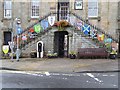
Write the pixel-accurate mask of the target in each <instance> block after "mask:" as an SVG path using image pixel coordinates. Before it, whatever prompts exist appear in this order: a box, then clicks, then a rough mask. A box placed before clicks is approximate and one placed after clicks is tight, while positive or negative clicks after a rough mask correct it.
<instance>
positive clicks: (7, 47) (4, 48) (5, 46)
mask: <svg viewBox="0 0 120 90" xmlns="http://www.w3.org/2000/svg"><path fill="white" fill-rule="evenodd" d="M2 50H3V52H4V54H7V53H8V51H9V45H3V47H2Z"/></svg>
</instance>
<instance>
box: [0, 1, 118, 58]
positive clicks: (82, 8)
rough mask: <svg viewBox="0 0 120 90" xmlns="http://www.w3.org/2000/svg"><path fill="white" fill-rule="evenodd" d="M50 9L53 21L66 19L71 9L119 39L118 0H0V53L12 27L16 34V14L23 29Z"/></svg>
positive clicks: (9, 38)
mask: <svg viewBox="0 0 120 90" xmlns="http://www.w3.org/2000/svg"><path fill="white" fill-rule="evenodd" d="M50 12H56V13H57V14H55V16H56V21H59V20H61V19H62V20H68V19H69V15H68V14H67V13H69V12H74V13H76V14H77V15H79V16H80V17H83V18H84V19H86V20H88V21H89V22H91V23H92V24H93V25H96V26H97V27H99V28H101V29H102V30H104V31H105V32H106V33H108V34H110V35H111V36H113V37H114V38H115V39H120V36H119V35H120V34H119V33H120V0H21V1H20V0H0V56H2V45H3V44H6V45H7V44H8V41H11V29H12V30H13V32H14V35H15V34H16V18H19V19H20V20H21V26H22V29H23V30H24V29H26V28H27V27H28V26H29V25H31V24H32V23H35V22H36V21H38V19H39V18H41V17H44V16H45V15H47V14H48V13H50ZM68 21H69V20H68ZM119 44H120V43H119ZM119 51H120V47H119Z"/></svg>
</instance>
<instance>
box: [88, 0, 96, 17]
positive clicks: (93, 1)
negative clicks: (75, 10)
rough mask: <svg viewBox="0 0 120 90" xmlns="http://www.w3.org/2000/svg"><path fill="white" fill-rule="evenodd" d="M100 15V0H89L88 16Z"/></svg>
mask: <svg viewBox="0 0 120 90" xmlns="http://www.w3.org/2000/svg"><path fill="white" fill-rule="evenodd" d="M89 17H90V18H97V17H98V0H88V18H89Z"/></svg>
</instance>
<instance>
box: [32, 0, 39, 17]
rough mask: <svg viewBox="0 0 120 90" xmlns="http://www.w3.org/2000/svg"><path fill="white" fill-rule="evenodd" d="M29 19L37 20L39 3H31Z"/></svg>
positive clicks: (36, 0)
mask: <svg viewBox="0 0 120 90" xmlns="http://www.w3.org/2000/svg"><path fill="white" fill-rule="evenodd" d="M31 18H39V1H38V0H32V2H31Z"/></svg>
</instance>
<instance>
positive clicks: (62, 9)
mask: <svg viewBox="0 0 120 90" xmlns="http://www.w3.org/2000/svg"><path fill="white" fill-rule="evenodd" d="M64 3H67V6H62V4H63V3H60V10H59V13H60V14H59V20H66V21H68V19H69V3H68V2H64ZM62 12H63V13H62ZM65 13H68V14H65Z"/></svg>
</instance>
